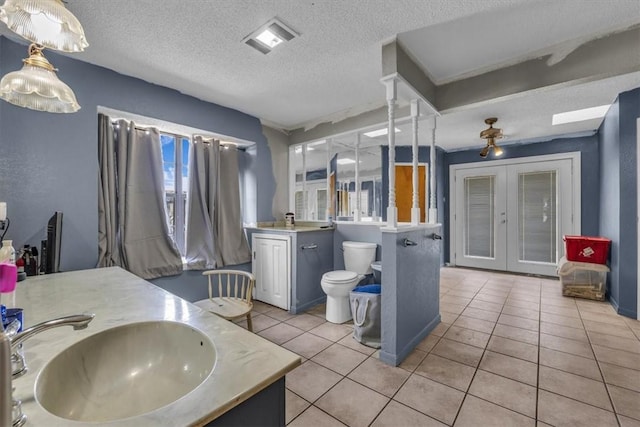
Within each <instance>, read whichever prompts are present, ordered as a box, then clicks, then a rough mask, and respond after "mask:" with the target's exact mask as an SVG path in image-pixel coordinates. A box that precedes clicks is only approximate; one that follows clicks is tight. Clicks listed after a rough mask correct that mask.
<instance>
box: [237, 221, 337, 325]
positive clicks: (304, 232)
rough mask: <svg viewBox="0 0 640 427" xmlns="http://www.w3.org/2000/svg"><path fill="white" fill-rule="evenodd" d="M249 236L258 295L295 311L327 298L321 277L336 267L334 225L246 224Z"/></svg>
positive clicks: (299, 311)
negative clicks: (261, 225) (267, 225)
mask: <svg viewBox="0 0 640 427" xmlns="http://www.w3.org/2000/svg"><path fill="white" fill-rule="evenodd" d="M247 237H248V238H249V241H250V242H252V248H251V250H252V268H253V273H254V275H255V276H256V292H255V295H254V297H255V299H257V300H258V301H263V302H266V303H268V304H272V305H276V306H278V307H280V308H283V309H285V310H289V311H290V312H291V313H293V314H297V313H302V312H304V311H306V310H308V309H310V308H312V307H313V306H315V305H318V304H321V303H323V302H324V301H325V299H326V295H325V293H324V292H323V291H322V287H321V286H320V281H321V279H322V275H323V274H324V273H326V272H327V271H331V270H333V228H320V227H318V226H315V227H313V226H301V225H296V226H295V227H292V228H287V227H284V226H275V227H274V226H271V227H254V228H247ZM285 283H287V284H288V286H287V287H284V286H283V284H285ZM284 299H286V300H287V303H286V304H282V301H283V300H284Z"/></svg>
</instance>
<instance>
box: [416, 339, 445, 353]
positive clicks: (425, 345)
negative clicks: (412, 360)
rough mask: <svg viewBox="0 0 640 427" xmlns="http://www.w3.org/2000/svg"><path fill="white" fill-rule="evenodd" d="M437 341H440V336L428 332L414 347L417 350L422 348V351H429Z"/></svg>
mask: <svg viewBox="0 0 640 427" xmlns="http://www.w3.org/2000/svg"><path fill="white" fill-rule="evenodd" d="M438 341H440V336H438V335H434V334H429V335H427V337H426V338H424V339H423V340H422V341H420V342H419V343H418V345H417V346H416V348H417V349H418V350H422V351H424V352H427V353H428V352H430V351H431V349H433V347H434V346H435V345H436V344H438Z"/></svg>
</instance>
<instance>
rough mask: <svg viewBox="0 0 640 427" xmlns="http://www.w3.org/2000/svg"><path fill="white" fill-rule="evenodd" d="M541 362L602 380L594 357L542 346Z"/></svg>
mask: <svg viewBox="0 0 640 427" xmlns="http://www.w3.org/2000/svg"><path fill="white" fill-rule="evenodd" d="M540 364H541V365H544V366H548V367H551V368H555V369H559V370H561V371H565V372H570V373H572V374H576V375H581V376H583V377H587V378H591V379H594V380H597V381H602V375H601V374H600V370H599V369H598V364H597V363H596V361H595V360H594V359H588V358H585V357H581V356H576V355H573V354H569V353H564V352H562V351H556V350H551V349H549V348H544V347H540Z"/></svg>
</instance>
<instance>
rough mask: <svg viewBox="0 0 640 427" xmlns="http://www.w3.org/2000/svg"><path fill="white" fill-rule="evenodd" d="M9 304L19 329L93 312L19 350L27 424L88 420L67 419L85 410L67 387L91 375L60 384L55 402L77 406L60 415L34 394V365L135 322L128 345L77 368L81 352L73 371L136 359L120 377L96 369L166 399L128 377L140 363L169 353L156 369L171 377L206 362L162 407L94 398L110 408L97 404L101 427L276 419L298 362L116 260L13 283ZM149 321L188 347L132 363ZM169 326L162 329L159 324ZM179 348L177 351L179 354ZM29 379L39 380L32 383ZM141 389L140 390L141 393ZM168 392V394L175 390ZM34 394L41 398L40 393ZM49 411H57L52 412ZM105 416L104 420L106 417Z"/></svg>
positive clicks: (280, 420) (149, 364) (42, 366)
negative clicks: (198, 356) (17, 312)
mask: <svg viewBox="0 0 640 427" xmlns="http://www.w3.org/2000/svg"><path fill="white" fill-rule="evenodd" d="M16 303H17V305H18V306H19V307H21V308H23V309H24V322H25V326H26V327H29V326H32V325H34V324H37V323H40V322H43V321H46V320H49V319H53V318H57V317H60V316H66V315H70V314H78V313H95V318H94V319H93V321H92V322H91V323H90V324H89V325H88V327H87V328H86V329H84V330H78V331H75V330H72V329H71V328H69V327H60V328H56V329H51V330H48V331H46V332H43V333H41V334H39V335H37V336H35V337H33V338H30V339H29V340H28V341H26V342H25V343H24V349H23V354H24V356H25V359H26V362H27V365H28V368H29V371H28V373H27V374H26V375H24V376H22V377H20V378H17V379H15V380H14V381H13V386H14V387H15V392H14V398H16V399H20V400H21V401H22V410H23V413H24V414H26V415H27V417H28V420H27V425H32V426H53V425H68V424H74V421H71V420H72V419H74V420H76V421H75V423H77V422H78V421H77V420H80V422H82V423H87V422H90V421H91V418H90V417H89V418H86V417H87V415H86V414H85V415H83V417H85V418H74V417H77V416H79V415H74V414H78V413H81V412H82V411H83V410H84V409H85V408H83V407H82V403H81V402H80V400H82V394H83V393H76V392H72V391H73V388H75V387H78V388H82V387H85V388H87V387H88V388H89V392H90V391H91V390H90V389H91V388H92V387H97V386H98V385H97V382H98V381H97V380H95V379H94V381H93V383H92V381H85V382H84V383H82V381H76V382H74V384H70V385H69V387H67V388H66V390H65V389H64V387H63V385H60V390H59V394H60V395H61V398H60V399H58V400H60V401H64V405H66V407H68V408H72V407H73V406H74V402H75V401H78V404H77V405H76V406H77V408H74V409H73V410H71V409H69V410H66V412H64V413H63V412H62V410H59V412H57V410H56V408H58V406H57V405H63V403H60V404H58V403H56V402H55V399H50V398H46V399H44V398H42V396H43V394H42V393H45V392H47V387H46V384H44V379H43V378H40V377H46V375H42V372H51V371H55V370H52V369H47V366H49V365H50V364H52V363H54V362H52V360H55V363H58V362H60V357H57V355H59V354H60V353H61V352H63V351H64V352H65V355H66V354H67V353H70V352H71V353H73V350H77V351H80V352H82V351H87V352H89V351H90V347H92V346H87V345H85V343H86V342H84V343H82V342H81V341H83V340H85V339H90V340H92V341H91V343H92V344H93V343H94V342H95V343H96V345H99V344H101V341H102V338H101V337H103V336H104V337H105V339H106V337H107V336H109V335H110V334H111V335H112V332H113V333H115V334H116V335H117V334H119V333H121V332H120V331H129V330H130V329H131V328H137V327H138V326H140V325H142V327H140V328H138V329H137V330H136V334H138V335H137V336H135V339H134V340H133V341H131V339H129V341H128V343H129V347H128V348H129V349H130V351H129V350H126V351H125V350H123V351H119V352H118V354H117V356H116V355H109V352H108V351H105V352H102V353H101V354H102V357H103V359H102V360H101V359H100V358H97V359H98V361H99V363H97V364H96V365H95V366H93V367H91V366H84V360H85V359H82V360H83V363H81V364H80V365H82V366H83V370H84V371H86V372H81V373H80V375H86V377H87V378H89V379H91V378H93V377H92V375H93V374H94V372H95V371H102V370H106V371H109V370H114V371H118V369H117V367H118V366H119V365H122V364H124V365H127V366H129V365H131V366H137V368H136V369H135V370H131V372H129V375H127V378H119V376H118V375H121V374H122V372H120V373H119V374H117V373H116V372H114V373H113V375H110V373H111V372H101V374H104V375H103V376H102V379H103V380H105V381H107V382H110V383H113V387H114V388H117V387H119V385H118V383H119V382H121V383H122V382H124V383H125V386H124V387H123V389H122V390H123V393H128V392H129V391H128V390H135V389H136V388H137V389H138V396H137V397H136V398H140V399H141V400H143V401H144V400H153V399H156V398H157V396H160V397H162V398H166V394H170V393H169V392H166V393H165V392H163V390H162V389H160V390H148V388H149V387H147V388H145V387H144V384H140V383H137V382H136V379H137V378H138V377H143V376H144V374H145V373H144V371H145V370H147V369H153V365H154V364H156V363H163V364H165V365H163V366H166V363H167V360H162V359H167V358H169V359H170V360H169V362H170V365H171V364H174V365H176V366H177V369H174V370H166V371H164V374H165V376H166V377H171V376H176V375H180V371H192V370H195V369H201V368H199V367H198V366H197V364H196V363H195V362H193V363H192V360H193V358H194V357H195V356H193V353H202V352H203V351H204V353H203V354H204V357H205V359H206V360H205V362H207V363H208V365H206V366H207V367H206V370H205V371H198V375H200V377H201V378H199V379H197V383H198V384H196V385H195V388H193V389H192V390H191V391H189V390H185V391H184V392H183V393H182V394H183V395H180V396H176V397H175V399H173V400H172V401H170V402H164V403H163V404H162V406H161V407H157V409H153V410H150V411H147V412H142V413H127V412H126V411H141V410H140V409H137V408H136V406H139V405H137V404H136V405H131V406H133V409H131V410H129V409H128V410H125V411H124V412H123V411H122V410H121V408H120V405H122V404H118V403H114V402H110V401H106V400H109V398H106V399H104V400H105V401H104V403H103V402H100V403H101V404H102V403H103V405H104V406H105V407H106V408H108V409H109V410H108V411H105V412H106V415H104V414H103V415H101V416H102V417H103V418H101V419H100V420H99V421H100V422H101V424H100V425H105V426H141V425H181V426H182V425H184V426H187V425H197V426H200V425H257V424H259V425H274V426H275V425H282V426H284V422H285V418H284V417H285V414H284V399H285V388H284V376H285V374H286V373H287V372H289V371H291V370H293V369H294V368H295V367H297V366H298V365H300V357H299V356H297V355H296V354H294V353H291V352H289V351H288V350H286V349H283V348H281V347H278V346H276V345H275V344H272V343H271V342H269V341H267V340H265V339H263V338H261V337H260V336H258V335H255V334H252V333H250V332H248V331H246V330H244V329H242V328H240V327H239V326H236V325H234V324H233V323H231V322H228V321H226V320H223V319H221V318H219V317H217V316H215V315H213V314H210V313H208V312H206V311H203V310H201V309H200V308H198V307H196V306H195V305H192V304H190V303H188V302H187V301H185V300H183V299H181V298H178V297H176V296H175V295H173V294H170V293H169V292H166V291H164V290H162V289H160V288H158V287H156V286H154V285H152V284H151V283H149V282H147V281H145V280H143V279H140V278H138V277H137V276H134V275H133V274H131V273H128V272H126V271H125V270H123V269H121V268H119V267H111V268H100V269H92V270H82V271H74V272H69V273H58V274H51V275H44V276H36V277H31V278H29V279H28V280H26V281H24V282H20V283H19V284H18V287H17V292H16ZM155 325H164V326H163V327H161V328H160V332H162V333H164V334H165V335H164V336H163V340H168V341H170V342H173V340H174V338H176V339H177V341H176V343H178V344H176V345H177V346H179V347H182V346H188V345H193V346H194V348H193V349H191V350H189V349H188V348H187V351H186V352H185V351H182V352H173V351H169V350H168V348H169V347H167V351H166V352H164V351H161V352H159V353H158V354H156V355H155V358H151V359H147V360H144V361H141V362H142V363H137V362H138V361H137V360H135V358H136V357H139V356H138V355H139V354H140V353H139V352H138V351H137V349H136V348H135V347H136V344H137V343H139V345H140V347H148V346H149V345H153V341H154V340H150V339H149V337H148V336H146V334H147V333H154V334H156V335H154V337H157V333H158V328H156V327H155ZM167 325H169V326H170V327H169V328H167V327H166V326H167ZM178 329H179V330H180V332H179V335H180V337H176V336H174V335H175V334H173V333H172V332H171V331H172V330H178ZM105 331H106V332H105ZM150 331H154V332H150ZM190 336H193V338H194V339H195V341H194V339H191V341H185V340H186V339H187V338H188V337H190ZM156 341H157V340H156ZM132 343H133V344H132ZM180 343H184V344H180ZM102 344H104V343H102ZM111 346H112V342H111V341H109V342H108V344H107V345H105V347H104V348H105V349H108V348H109V347H111ZM123 348H125V349H126V348H127V347H126V346H125V347H123ZM189 348H191V347H189ZM200 348H203V349H204V350H200ZM180 354H182V356H179V355H180ZM176 355H178V356H176ZM104 358H108V359H109V360H105V359H104ZM183 358H184V360H183ZM113 359H115V361H114V360H113ZM174 359H175V360H174ZM187 359H189V360H187ZM52 366H58V365H52ZM61 366H62V365H61ZM81 371H82V370H81ZM134 371H135V372H134ZM171 371H174V372H171ZM156 376H160V377H162V375H156ZM45 379H46V378H45ZM119 380H120V381H119ZM36 381H39V382H40V383H39V384H36ZM169 384H170V383H169ZM37 386H39V388H38V390H36V387H37ZM120 386H121V385H120ZM121 387H122V386H121ZM172 387H173V386H172V385H169V386H168V388H172ZM140 389H142V390H143V392H142V393H140V391H139V390H140ZM171 392H172V393H174V392H175V390H173V391H171ZM38 393H40V395H39V394H38ZM52 394H53V393H52ZM114 395H115V393H114ZM163 395H165V396H163ZM38 396H40V397H41V399H40V400H39V399H38ZM69 400H70V401H71V404H69ZM131 400H133V399H131ZM45 401H47V402H53V403H45ZM145 403H146V402H145ZM151 403H152V404H153V402H151ZM47 404H48V405H50V406H48V407H47V409H45V407H43V405H47ZM109 405H111V406H110V407H109ZM51 408H54V409H51ZM48 409H50V410H48ZM52 412H54V413H58V415H59V416H57V415H54V414H53V413H52ZM111 413H112V414H119V415H112V414H111ZM105 416H106V417H107V418H104V417H105ZM109 417H110V418H109ZM96 421H98V420H96ZM78 425H79V424H78Z"/></svg>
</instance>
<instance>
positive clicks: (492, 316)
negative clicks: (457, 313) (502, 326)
mask: <svg viewBox="0 0 640 427" xmlns="http://www.w3.org/2000/svg"><path fill="white" fill-rule="evenodd" d="M462 315H463V316H467V317H473V318H474V319H481V320H488V321H490V322H497V321H498V317H500V313H499V312H497V313H496V312H495V311H487V310H482V309H479V308H473V307H467V308H465V309H464V311H463V312H462Z"/></svg>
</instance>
